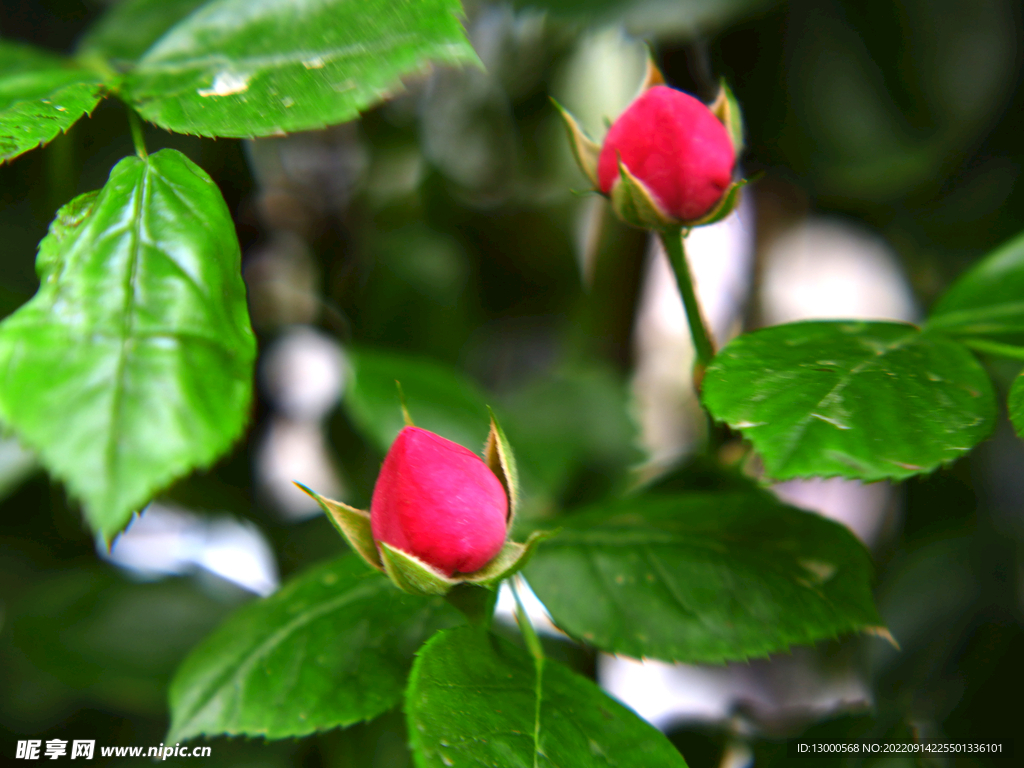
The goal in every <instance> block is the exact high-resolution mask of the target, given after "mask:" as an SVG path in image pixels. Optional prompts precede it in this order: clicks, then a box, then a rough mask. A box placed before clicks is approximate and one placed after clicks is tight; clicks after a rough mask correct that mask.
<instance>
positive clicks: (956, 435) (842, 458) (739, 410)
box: [702, 322, 996, 480]
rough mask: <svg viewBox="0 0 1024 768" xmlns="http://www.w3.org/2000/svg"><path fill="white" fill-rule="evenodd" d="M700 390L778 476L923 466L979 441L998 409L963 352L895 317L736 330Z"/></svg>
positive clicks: (868, 476)
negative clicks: (891, 319)
mask: <svg viewBox="0 0 1024 768" xmlns="http://www.w3.org/2000/svg"><path fill="white" fill-rule="evenodd" d="M702 396H703V399H704V403H705V405H706V406H707V407H708V409H709V410H710V411H711V414H712V415H713V416H714V417H715V418H716V419H718V420H719V421H724V422H726V423H728V424H729V425H730V426H731V427H733V428H734V429H738V430H739V431H740V432H742V433H743V435H744V437H746V438H748V439H749V440H750V441H751V442H752V443H753V444H754V447H755V448H756V449H757V450H758V451H759V452H760V454H761V456H762V457H763V458H764V464H765V471H766V473H767V475H768V476H769V477H772V478H776V479H780V480H783V479H787V478H794V477H814V476H820V477H829V476H834V475H840V476H843V477H850V478H857V479H860V480H882V479H884V478H894V479H902V478H905V477H910V476H911V475H916V474H920V473H922V472H930V471H931V470H933V469H935V468H936V467H938V466H940V465H942V464H945V463H948V462H950V461H953V460H954V459H956V458H957V457H959V456H961V455H963V454H964V453H966V452H967V451H969V450H970V449H971V448H973V447H974V446H975V445H976V444H977V443H979V442H980V441H981V440H983V439H984V438H985V437H987V436H988V434H989V432H990V431H991V430H992V425H993V423H994V419H995V413H996V409H995V396H994V394H993V391H992V384H991V382H990V380H989V377H988V376H987V375H986V373H985V371H984V369H982V367H981V366H980V365H979V364H978V362H977V360H975V359H974V357H973V356H972V355H971V353H970V352H968V351H967V349H966V348H964V347H963V346H962V345H961V344H959V343H957V342H955V341H952V340H950V339H948V338H946V337H944V336H942V335H940V334H937V333H923V332H921V331H920V330H919V329H917V328H916V327H914V326H912V325H905V324H902V323H864V322H803V323H790V324H787V325H779V326H775V327H772V328H765V329H762V330H759V331H755V332H754V333H748V334H744V335H743V336H740V337H738V338H736V339H734V340H733V341H732V342H730V343H729V345H728V346H727V347H725V349H723V350H722V351H721V352H719V353H718V355H717V356H716V357H715V359H714V361H713V362H712V364H711V365H710V366H709V367H708V369H707V373H706V375H705V377H704V382H703V392H702Z"/></svg>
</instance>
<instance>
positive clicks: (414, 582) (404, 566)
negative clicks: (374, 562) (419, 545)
mask: <svg viewBox="0 0 1024 768" xmlns="http://www.w3.org/2000/svg"><path fill="white" fill-rule="evenodd" d="M379 546H380V555H381V560H383V562H384V572H385V573H386V574H387V575H388V578H389V579H391V583H392V584H394V585H395V586H396V587H398V588H399V589H400V590H402V591H403V592H408V593H409V594H410V595H423V596H429V595H447V594H448V592H450V591H451V589H452V587H454V586H455V585H456V584H458V583H459V582H461V581H465V579H451V578H448V577H447V576H445V575H444V574H443V573H442V572H441V571H439V570H438V569H437V568H434V567H433V566H432V565H428V564H427V563H425V562H423V561H422V560H420V559H419V558H418V557H416V556H415V555H410V554H409V553H408V552H403V551H402V550H400V549H395V548H394V547H392V546H391V545H390V544H387V543H386V542H383V541H382V542H380V545H379Z"/></svg>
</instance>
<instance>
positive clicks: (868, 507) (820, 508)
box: [772, 477, 892, 547]
mask: <svg viewBox="0 0 1024 768" xmlns="http://www.w3.org/2000/svg"><path fill="white" fill-rule="evenodd" d="M772 490H774V491H775V493H776V495H778V497H779V498H780V499H782V500H783V501H784V502H786V503H787V504H792V505H793V506H795V507H802V508H804V509H810V510H813V511H815V512H818V513H820V514H822V515H824V516H825V517H828V518H831V519H832V520H835V521H836V522H838V523H842V524H843V525H845V526H846V527H847V528H849V529H850V530H851V531H853V533H854V535H855V536H856V537H857V538H858V539H860V540H861V541H863V542H864V543H865V544H867V545H868V546H869V547H870V546H872V545H874V543H875V542H876V541H877V540H878V536H879V534H880V533H881V532H882V528H883V526H884V523H885V512H886V511H887V509H888V507H889V498H890V496H891V491H892V489H891V488H890V486H889V484H888V483H870V484H865V483H861V482H859V481H857V480H846V479H845V478H842V477H829V478H821V477H818V478H813V479H810V480H789V481H788V482H785V483H778V484H777V485H775V486H773V487H772Z"/></svg>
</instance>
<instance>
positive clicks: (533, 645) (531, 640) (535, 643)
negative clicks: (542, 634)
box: [508, 576, 544, 664]
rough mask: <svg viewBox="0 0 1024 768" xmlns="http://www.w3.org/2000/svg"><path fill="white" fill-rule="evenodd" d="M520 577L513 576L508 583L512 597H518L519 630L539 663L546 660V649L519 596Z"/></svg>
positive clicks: (517, 619)
mask: <svg viewBox="0 0 1024 768" xmlns="http://www.w3.org/2000/svg"><path fill="white" fill-rule="evenodd" d="M519 578H520V577H519V576H513V577H512V578H511V579H509V580H508V585H509V587H510V588H511V589H512V597H514V598H515V599H516V623H517V624H519V631H520V632H522V633H523V640H525V641H526V647H527V648H528V649H529V651H530V654H531V655H532V656H533V658H534V659H535V660H536V661H537V663H538V664H539V663H540V662H542V661H544V649H543V647H542V646H541V644H540V638H539V637H537V631H536V630H535V629H534V628H533V624H532V623H531V622H530V617H529V616H527V615H526V609H525V608H523V601H522V600H521V599H520V598H519V590H518V589H516V583H517V582H518V581H519Z"/></svg>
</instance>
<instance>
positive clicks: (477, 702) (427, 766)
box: [405, 627, 686, 768]
mask: <svg viewBox="0 0 1024 768" xmlns="http://www.w3.org/2000/svg"><path fill="white" fill-rule="evenodd" d="M405 711H406V717H407V718H408V721H409V722H408V724H409V740H410V742H411V743H412V748H413V751H414V753H415V755H416V758H417V762H416V765H417V766H420V768H451V767H452V766H477V765H479V766H485V765H486V766H492V765H494V766H538V767H543V766H549V767H550V768H554V767H555V766H559V768H588V767H590V766H594V767H596V766H602V767H606V766H612V765H613V766H617V767H618V768H685V766H686V762H685V761H684V760H683V757H682V755H680V754H679V752H678V751H676V749H675V747H673V746H672V744H671V743H670V742H669V740H668V739H667V738H665V736H664V735H663V734H662V733H660V732H659V731H657V730H656V729H655V728H653V727H652V726H651V725H649V724H648V723H646V722H644V721H643V720H641V719H640V718H639V717H638V716H637V715H636V714H635V713H634V712H632V711H630V710H629V709H626V708H625V707H624V706H622V705H621V704H619V703H618V702H616V701H615V700H613V699H611V698H610V697H609V696H608V695H607V694H605V693H603V692H602V691H601V690H600V689H599V688H598V687H597V686H596V685H594V683H592V682H591V681H589V680H587V679H586V678H583V677H580V676H579V675H577V674H575V673H573V672H570V671H569V670H568V669H566V668H565V667H563V666H561V665H560V664H558V663H556V662H554V661H550V660H547V661H545V662H544V663H543V665H541V666H537V665H535V664H534V660H533V658H532V657H531V656H530V655H529V654H527V653H526V652H525V651H523V650H522V649H520V648H517V647H516V646H514V645H512V644H511V643H509V642H508V641H506V640H502V639H501V638H498V637H496V636H494V635H491V634H488V633H487V632H485V631H483V630H482V629H479V628H476V627H458V628H456V629H452V630H448V631H445V632H441V633H438V634H437V635H435V636H434V637H433V638H431V639H430V641H429V642H428V643H427V644H426V645H425V646H423V649H422V650H421V651H420V652H419V653H418V654H417V658H416V664H415V666H414V667H413V671H412V674H411V675H410V677H409V689H408V691H407V692H406V697H405Z"/></svg>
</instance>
